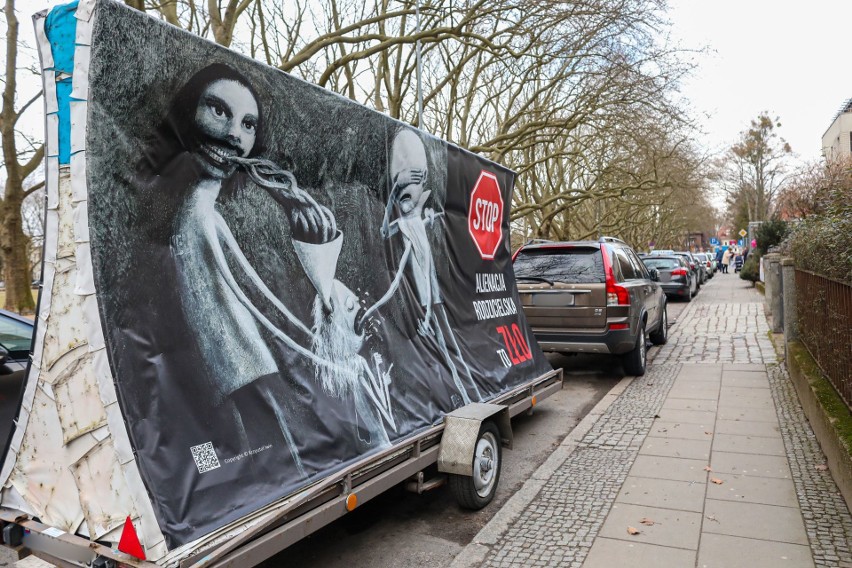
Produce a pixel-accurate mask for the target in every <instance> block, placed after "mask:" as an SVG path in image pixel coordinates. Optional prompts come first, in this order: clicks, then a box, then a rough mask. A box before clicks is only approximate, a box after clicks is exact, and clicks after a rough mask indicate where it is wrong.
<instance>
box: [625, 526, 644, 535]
mask: <svg viewBox="0 0 852 568" xmlns="http://www.w3.org/2000/svg"><path fill="white" fill-rule="evenodd" d="M641 533H642V531H640V530H639V529H637V528H634V527H627V534H632V535H637V534H641Z"/></svg>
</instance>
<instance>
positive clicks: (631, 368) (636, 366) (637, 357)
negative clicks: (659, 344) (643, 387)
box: [623, 322, 646, 377]
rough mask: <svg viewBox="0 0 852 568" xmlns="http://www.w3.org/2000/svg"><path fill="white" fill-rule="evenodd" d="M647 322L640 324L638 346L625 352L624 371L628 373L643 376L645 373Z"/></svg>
mask: <svg viewBox="0 0 852 568" xmlns="http://www.w3.org/2000/svg"><path fill="white" fill-rule="evenodd" d="M645 356H646V353H645V323H644V322H642V324H640V325H639V335H638V337H637V338H636V346H635V347H634V348H633V350H632V351H628V352H627V353H625V354H624V363H623V365H624V371H625V372H626V373H627V374H628V375H634V376H636V377H641V376H642V375H644V374H645V363H646V361H645Z"/></svg>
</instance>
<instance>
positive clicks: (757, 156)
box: [719, 113, 791, 221]
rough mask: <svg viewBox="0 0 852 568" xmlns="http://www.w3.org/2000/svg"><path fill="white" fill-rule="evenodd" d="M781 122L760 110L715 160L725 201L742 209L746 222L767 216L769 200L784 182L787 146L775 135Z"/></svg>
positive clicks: (787, 153) (786, 167)
mask: <svg viewBox="0 0 852 568" xmlns="http://www.w3.org/2000/svg"><path fill="white" fill-rule="evenodd" d="M780 126H781V122H780V121H779V119H778V118H775V119H772V118H770V116H769V115H768V114H767V113H761V114H760V115H759V116H758V117H757V118H756V119H754V120H752V121H751V125H750V127H749V128H748V129H747V130H745V131H743V132H742V133H741V134H740V139H739V141H738V142H737V143H736V144H734V145H733V146H732V147H731V148H730V149H729V150H728V152H726V154H725V156H724V157H723V158H722V159H721V161H720V162H719V165H720V168H721V174H720V178H721V179H722V181H723V183H722V186H721V187H722V190H723V191H724V192H725V194H726V195H727V197H728V201H729V203H738V204H740V205H741V206H742V207H744V208H745V211H746V214H747V217H748V218H747V221H764V220H766V219H769V213H770V212H771V210H772V209H771V208H772V204H773V200H774V199H775V197H776V196H777V195H778V194H779V192H780V191H781V189H782V188H783V186H784V184H785V182H786V181H787V175H788V171H789V169H788V160H787V158H788V156H789V155H790V154H791V149H790V145H789V144H788V143H787V142H786V141H784V139H783V138H781V137H780V136H779V135H778V132H777V129H778V128H780Z"/></svg>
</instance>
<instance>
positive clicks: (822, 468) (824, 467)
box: [814, 463, 828, 471]
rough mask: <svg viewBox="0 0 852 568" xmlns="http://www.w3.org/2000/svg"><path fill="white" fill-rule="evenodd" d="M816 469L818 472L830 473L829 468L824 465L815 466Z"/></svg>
mask: <svg viewBox="0 0 852 568" xmlns="http://www.w3.org/2000/svg"><path fill="white" fill-rule="evenodd" d="M814 468H816V470H817V471H828V466H827V465H825V464H824V463H821V464H818V465H815V466H814Z"/></svg>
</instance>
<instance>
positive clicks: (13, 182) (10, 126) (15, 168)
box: [0, 0, 44, 313]
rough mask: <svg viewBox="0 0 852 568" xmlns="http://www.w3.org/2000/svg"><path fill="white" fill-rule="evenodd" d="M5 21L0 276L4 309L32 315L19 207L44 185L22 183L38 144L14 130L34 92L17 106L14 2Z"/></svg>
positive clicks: (34, 164)
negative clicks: (0, 275)
mask: <svg viewBox="0 0 852 568" xmlns="http://www.w3.org/2000/svg"><path fill="white" fill-rule="evenodd" d="M3 13H4V16H5V20H6V45H5V48H6V69H5V75H4V80H5V84H4V86H3V105H2V108H0V139H2V146H3V162H4V169H5V172H4V173H5V175H6V182H5V185H4V192H3V199H2V201H0V253H2V256H3V276H4V279H5V281H6V303H5V308H6V309H7V310H13V311H16V312H20V313H32V312H33V311H34V310H35V302H34V301H33V297H32V293H31V290H30V282H31V280H30V277H31V272H30V262H29V258H28V238H27V236H26V234H25V233H24V230H23V221H22V219H21V205H22V204H23V202H24V199H26V198H27V196H28V195H30V194H32V193H33V192H35V191H37V190H38V189H40V188H41V187H43V186H44V183H43V182H41V183H36V184H31V185H29V187H27V186H26V184H27V181H28V178H29V177H30V175H31V174H33V173H34V172H35V171H36V170H37V168H38V167H39V165H40V164H41V161H42V158H43V157H44V146H43V145H42V144H36V143H34V142H33V141H32V140H29V139H27V138H26V137H25V136H23V135H22V134H21V133H20V132H19V131H18V129H17V125H18V122H19V121H20V119H21V116H23V114H24V113H25V112H26V111H27V109H28V108H30V106H31V105H32V104H33V103H35V102H36V101H37V100H38V99H39V98H40V97H41V93H37V94H35V95H33V96H32V97H30V98H29V99H28V100H25V101H23V103H21V104H20V106H16V105H17V103H18V102H19V101H18V100H17V95H18V92H17V91H18V73H19V71H20V70H19V69H18V49H19V47H20V45H19V41H18V39H19V36H18V19H17V16H16V14H15V2H14V0H6V3H5V6H4V10H3Z"/></svg>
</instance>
